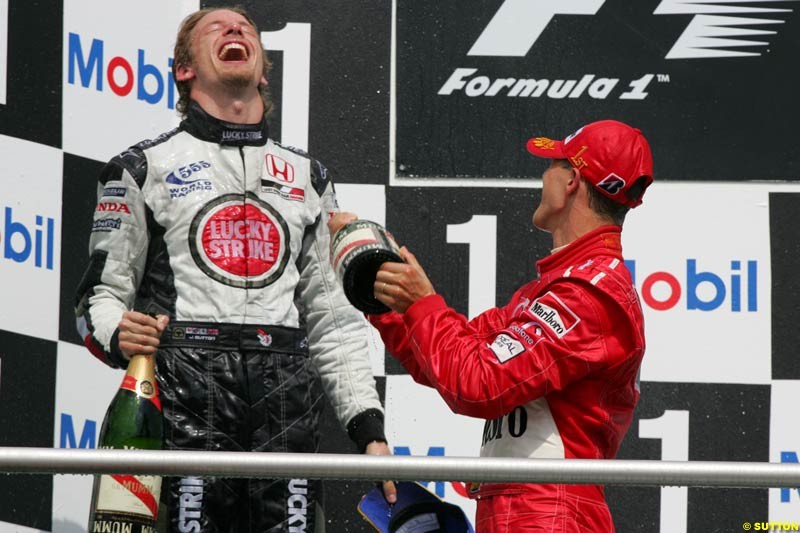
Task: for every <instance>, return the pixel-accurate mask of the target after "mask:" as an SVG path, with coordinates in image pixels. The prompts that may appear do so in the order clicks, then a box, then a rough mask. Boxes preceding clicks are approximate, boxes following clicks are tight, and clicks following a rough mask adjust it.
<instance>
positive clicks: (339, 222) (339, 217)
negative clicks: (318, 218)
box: [328, 211, 358, 237]
mask: <svg viewBox="0 0 800 533" xmlns="http://www.w3.org/2000/svg"><path fill="white" fill-rule="evenodd" d="M354 220H358V215H356V214H355V213H348V212H347V211H342V212H340V213H336V214H335V215H333V216H332V217H331V219H330V220H328V231H330V233H331V237H333V236H334V235H336V232H337V231H339V230H340V229H342V226H344V225H345V224H349V223H350V222H352V221H354Z"/></svg>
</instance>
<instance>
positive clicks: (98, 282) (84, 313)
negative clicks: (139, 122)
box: [75, 148, 149, 368]
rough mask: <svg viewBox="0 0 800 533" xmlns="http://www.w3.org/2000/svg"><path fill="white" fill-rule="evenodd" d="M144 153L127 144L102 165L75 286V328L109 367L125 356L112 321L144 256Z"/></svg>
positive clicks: (124, 305)
mask: <svg viewBox="0 0 800 533" xmlns="http://www.w3.org/2000/svg"><path fill="white" fill-rule="evenodd" d="M146 175H147V160H146V158H145V156H144V154H143V153H142V152H141V151H140V150H138V149H135V148H132V149H130V150H128V151H126V152H124V153H122V154H120V155H118V156H116V157H114V158H113V159H112V160H111V161H109V162H108V163H107V164H106V166H105V167H104V168H103V170H102V172H101V174H100V179H99V183H98V189H97V206H96V208H95V212H94V219H93V223H92V230H91V231H92V233H91V236H90V238H89V265H88V267H87V268H86V271H85V272H84V274H83V278H82V279H81V282H80V284H79V286H78V288H77V291H76V300H75V301H76V304H75V315H76V318H77V327H78V333H79V334H80V336H81V338H82V339H83V341H84V344H85V345H86V347H87V348H89V351H90V352H91V353H92V354H93V355H94V356H95V357H97V358H98V359H100V360H101V361H102V362H103V363H105V364H107V365H109V366H111V367H113V368H125V367H126V366H127V365H128V360H127V359H126V358H125V357H124V355H123V354H122V352H120V351H119V344H118V342H117V334H118V330H117V326H118V324H119V321H120V320H121V319H122V313H124V312H125V311H127V310H128V309H131V308H132V307H133V302H134V299H135V295H136V290H137V287H138V286H139V282H140V281H141V278H142V274H143V272H144V267H145V262H146V260H147V246H148V240H149V239H148V234H147V221H146V216H147V215H146V207H145V202H144V197H143V195H142V191H141V185H142V184H143V183H144V179H145V177H146Z"/></svg>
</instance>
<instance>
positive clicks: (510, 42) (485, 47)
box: [467, 0, 605, 57]
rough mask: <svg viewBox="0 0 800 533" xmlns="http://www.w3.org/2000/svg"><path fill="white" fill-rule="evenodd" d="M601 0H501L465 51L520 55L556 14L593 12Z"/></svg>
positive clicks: (476, 54) (601, 3)
mask: <svg viewBox="0 0 800 533" xmlns="http://www.w3.org/2000/svg"><path fill="white" fill-rule="evenodd" d="M604 3H605V0H561V1H559V2H547V1H544V0H505V2H503V5H501V6H500V9H498V10H497V13H495V15H494V17H493V18H492V20H491V21H489V25H488V26H486V28H485V29H484V30H483V33H481V34H480V36H479V37H478V40H477V41H475V44H473V45H472V48H471V49H470V51H469V52H468V53H467V55H470V56H513V57H523V56H525V55H527V54H528V51H529V50H530V49H531V47H532V46H533V43H535V42H536V40H537V39H538V38H539V36H540V35H541V34H542V32H543V31H544V29H545V28H546V27H547V25H548V24H550V21H551V20H552V19H553V17H554V16H556V15H595V14H597V12H598V11H599V10H600V7H602V5H603V4H604Z"/></svg>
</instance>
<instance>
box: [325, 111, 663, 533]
mask: <svg viewBox="0 0 800 533" xmlns="http://www.w3.org/2000/svg"><path fill="white" fill-rule="evenodd" d="M528 149H529V150H530V151H531V152H532V153H533V154H535V155H538V156H543V157H547V158H550V159H552V162H551V165H550V168H548V169H547V170H546V171H545V173H544V175H543V177H542V180H543V188H542V200H541V203H540V205H539V207H538V208H537V210H536V212H535V214H534V216H533V223H534V225H535V226H536V227H538V228H540V229H543V230H545V231H548V232H550V233H552V235H553V244H554V249H553V253H552V254H551V255H549V256H547V257H546V258H544V259H542V260H540V261H539V262H538V263H537V270H538V274H539V277H538V279H536V280H534V281H532V282H530V283H528V284H527V285H525V286H523V287H522V288H520V289H519V290H518V291H517V292H516V293H515V294H514V296H513V297H512V298H511V301H510V302H509V303H508V304H507V305H506V306H505V307H502V308H496V309H491V310H488V311H486V312H484V313H483V314H481V315H479V316H478V317H476V318H474V319H473V320H471V321H467V319H466V318H465V317H464V316H462V315H460V314H458V313H456V312H455V311H454V310H453V309H451V308H449V307H448V306H447V304H446V303H445V301H444V299H443V298H442V297H441V296H439V295H437V294H435V293H434V291H433V287H432V285H431V284H430V281H428V279H427V276H426V275H425V273H424V271H423V269H422V268H421V267H420V266H419V263H418V262H417V261H416V258H415V257H414V256H413V255H412V254H411V253H410V252H409V251H408V250H407V249H405V247H404V248H403V249H402V255H403V258H404V260H405V264H403V263H385V264H384V265H383V266H382V267H381V269H380V270H379V272H378V275H377V278H376V281H375V285H374V291H375V296H376V298H377V299H378V300H380V301H381V302H383V303H384V304H386V305H387V306H388V307H390V308H391V309H392V310H393V311H394V312H392V313H387V314H383V315H374V316H370V317H369V319H370V322H371V323H372V324H373V325H374V326H375V327H376V328H377V329H378V330H380V332H381V336H382V338H383V340H384V342H385V344H386V347H387V350H388V351H389V352H391V353H392V354H393V355H394V356H395V357H396V358H397V359H398V360H399V361H400V362H401V363H402V364H403V366H404V367H405V368H406V369H407V370H408V371H409V373H410V374H411V375H412V376H413V377H414V379H415V380H416V381H417V382H419V383H421V384H424V385H428V386H431V387H434V388H435V389H436V390H437V391H438V392H439V394H440V395H441V396H442V398H444V400H445V401H446V402H447V404H448V405H449V406H450V408H451V409H452V410H453V411H454V412H456V413H460V414H464V415H468V416H474V417H478V418H483V419H486V425H485V428H484V431H483V440H482V447H481V456H485V457H531V458H548V459H571V458H582V459H608V458H613V457H614V456H615V455H616V453H617V450H618V449H619V445H620V442H621V440H622V438H623V436H624V435H625V432H626V431H627V429H628V426H629V425H630V422H631V419H632V416H633V409H634V406H635V405H636V402H637V400H638V397H639V388H638V379H637V378H638V372H639V367H640V365H641V362H642V356H643V354H644V347H645V341H644V327H643V318H642V311H641V307H640V304H639V298H638V295H637V294H636V290H635V288H634V286H633V283H632V280H631V276H630V273H629V271H628V269H627V268H626V267H625V263H624V260H623V257H622V247H621V244H620V236H621V225H622V222H623V219H624V216H625V213H626V212H627V210H628V209H629V208H630V207H635V206H636V205H638V204H639V203H641V197H642V195H643V193H644V189H645V188H646V187H647V186H648V185H649V184H650V183H651V182H652V158H651V155H650V150H649V146H648V145H647V142H646V140H645V139H644V137H643V136H642V135H641V133H640V132H639V130H636V129H634V128H631V127H629V126H627V125H625V124H622V123H619V122H615V121H600V122H595V123H593V124H590V125H587V126H585V127H584V128H582V129H580V130H579V131H578V132H576V133H575V134H573V135H572V136H570V137H568V138H567V139H566V140H565V141H563V142H561V141H553V140H551V139H547V138H543V137H540V138H536V139H531V140H530V141H529V143H528ZM345 218H347V217H341V218H340V219H339V220H344V219H345ZM335 222H338V221H335ZM332 229H335V226H334V225H333V224H332ZM471 495H472V497H474V498H476V499H477V500H478V502H477V503H478V505H477V517H476V529H477V531H478V532H480V533H495V532H520V531H524V532H529V531H542V532H544V531H547V532H576V531H591V532H595V533H597V532H606V531H613V530H614V525H613V522H612V519H611V515H610V513H609V510H608V507H607V505H606V502H605V498H604V493H603V488H602V487H601V486H597V485H562V484H521V483H490V484H487V483H483V484H480V485H478V484H473V486H472V487H471Z"/></svg>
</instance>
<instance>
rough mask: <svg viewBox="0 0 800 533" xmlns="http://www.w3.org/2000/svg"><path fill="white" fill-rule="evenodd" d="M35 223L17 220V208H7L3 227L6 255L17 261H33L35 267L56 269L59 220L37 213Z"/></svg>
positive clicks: (0, 232)
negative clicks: (54, 260)
mask: <svg viewBox="0 0 800 533" xmlns="http://www.w3.org/2000/svg"><path fill="white" fill-rule="evenodd" d="M32 218H33V224H30V222H31V221H30V220H28V224H27V225H26V224H25V223H23V222H21V221H19V220H17V219H16V218H15V215H14V209H13V208H11V207H6V208H5V209H3V226H2V230H0V247H2V250H3V258H4V259H10V260H12V261H14V262H16V263H29V262H30V261H31V259H33V266H35V267H36V268H46V269H47V270H53V258H54V255H55V254H54V252H55V225H56V223H55V220H54V219H52V218H49V217H47V218H46V217H44V216H42V215H34V216H33V217H32Z"/></svg>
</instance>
